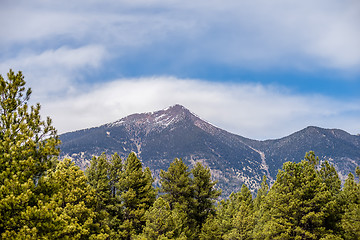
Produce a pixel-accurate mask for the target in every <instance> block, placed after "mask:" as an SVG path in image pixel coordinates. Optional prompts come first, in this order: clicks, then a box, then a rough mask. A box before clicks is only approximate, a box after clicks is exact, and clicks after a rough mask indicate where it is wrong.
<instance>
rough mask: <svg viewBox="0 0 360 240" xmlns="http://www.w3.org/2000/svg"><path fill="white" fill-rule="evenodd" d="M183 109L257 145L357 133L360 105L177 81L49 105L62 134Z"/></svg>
mask: <svg viewBox="0 0 360 240" xmlns="http://www.w3.org/2000/svg"><path fill="white" fill-rule="evenodd" d="M176 103H178V104H182V105H184V106H185V107H187V108H189V109H190V110H191V111H193V112H194V113H196V114H197V115H199V116H200V117H201V118H203V119H204V120H207V121H209V122H210V123H212V124H214V125H216V126H218V127H221V128H223V129H225V130H228V131H230V132H233V133H236V134H240V135H242V136H245V137H249V138H255V139H269V138H279V137H284V136H286V135H288V134H290V133H292V132H295V131H298V130H300V129H302V128H305V127H307V126H309V125H316V126H320V127H326V128H342V129H344V130H347V131H349V132H350V133H353V134H354V133H358V132H356V131H359V129H360V124H359V121H358V119H359V117H360V104H359V102H357V103H354V102H342V101H338V100H335V99H330V98H327V97H324V96H317V95H296V94H293V93H291V92H290V91H289V90H287V89H284V88H279V87H276V86H264V85H261V84H236V83H234V84H232V85H230V86H229V85H228V84H223V83H213V82H206V81H201V80H193V79H177V78H174V77H154V78H140V79H120V80H116V81H113V82H110V83H107V84H103V85H100V86H96V87H93V89H92V90H91V91H89V92H85V93H79V94H77V95H74V96H69V97H68V98H66V99H59V100H56V101H46V104H43V112H44V114H45V115H50V116H52V118H53V120H54V125H55V127H56V128H57V129H59V131H60V132H66V131H71V130H78V129H82V128H88V127H94V126H99V125H101V124H105V123H109V122H112V121H115V120H118V119H120V118H122V117H125V116H127V115H129V114H133V113H139V112H151V111H156V110H160V109H163V108H166V107H168V106H170V105H174V104H176Z"/></svg>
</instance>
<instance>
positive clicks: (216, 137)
mask: <svg viewBox="0 0 360 240" xmlns="http://www.w3.org/2000/svg"><path fill="white" fill-rule="evenodd" d="M60 139H61V140H62V145H61V149H62V152H61V156H62V157H70V158H72V159H73V160H74V162H75V163H76V164H77V165H79V166H80V167H81V168H82V169H84V168H85V167H86V165H87V164H88V163H89V160H90V159H91V156H92V155H96V156H98V155H100V154H101V153H103V152H104V153H105V154H107V155H111V154H113V153H115V152H117V153H118V154H119V155H120V156H121V157H122V158H123V159H124V158H126V156H127V154H129V153H130V152H131V151H133V152H135V153H136V154H137V155H138V157H139V159H141V160H142V162H143V164H144V165H145V166H148V167H149V168H150V169H151V170H152V172H153V174H154V176H155V177H157V181H156V184H158V177H159V173H160V169H164V170H166V169H167V168H168V167H169V165H170V163H171V162H172V161H173V160H174V159H175V158H182V159H183V161H184V162H185V163H186V164H187V165H190V166H191V165H194V164H195V163H196V162H201V163H203V164H204V165H206V166H208V167H209V168H210V170H211V173H212V176H213V178H214V179H216V180H219V184H218V186H219V187H221V188H222V189H223V190H224V188H226V190H225V191H224V192H225V194H229V193H230V192H232V191H238V190H240V188H241V185H242V184H243V183H245V184H247V185H248V186H249V188H250V189H252V190H253V191H254V190H255V189H257V188H258V187H259V184H260V181H261V179H262V176H263V175H266V176H267V177H268V179H269V180H270V182H271V181H273V180H274V179H275V178H276V173H277V171H278V169H280V168H281V166H282V164H283V163H284V162H286V161H296V162H298V161H300V160H302V159H303V158H304V155H305V153H306V152H308V151H310V150H314V151H315V153H316V154H317V155H318V156H319V157H320V159H321V160H324V159H329V160H330V161H331V162H332V163H333V164H334V165H335V166H336V167H337V170H339V171H340V172H341V174H340V175H341V176H342V177H344V175H345V174H347V173H346V171H353V170H354V169H355V166H356V165H360V137H359V136H355V135H351V134H349V133H347V132H345V131H343V130H339V129H323V128H319V127H315V126H309V127H307V128H304V129H302V130H300V131H297V132H295V133H293V134H290V135H289V136H286V137H283V138H280V139H270V140H261V141H260V140H253V139H249V138H245V137H242V136H240V135H236V134H233V133H230V132H228V131H226V130H223V129H221V128H218V127H215V126H214V125H212V124H210V123H208V122H207V121H204V120H202V119H201V118H200V117H198V116H197V115H196V114H194V113H192V112H191V111H190V110H188V109H187V108H185V107H183V106H181V105H179V104H176V105H173V106H171V107H168V108H166V109H163V110H159V111H155V112H148V113H136V114H131V115H129V116H126V117H124V118H121V119H119V120H117V121H115V122H112V123H107V124H104V125H101V126H99V127H94V128H90V129H83V130H78V131H75V132H70V133H65V134H62V135H60Z"/></svg>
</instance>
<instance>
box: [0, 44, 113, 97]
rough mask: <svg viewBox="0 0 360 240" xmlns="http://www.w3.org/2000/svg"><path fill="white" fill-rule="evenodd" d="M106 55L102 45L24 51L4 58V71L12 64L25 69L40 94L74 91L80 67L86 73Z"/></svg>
mask: <svg viewBox="0 0 360 240" xmlns="http://www.w3.org/2000/svg"><path fill="white" fill-rule="evenodd" d="M105 58H106V50H105V49H104V48H103V47H102V46H97V45H89V46H83V47H80V48H68V47H61V48H59V49H55V50H47V51H45V52H41V53H34V52H30V53H20V54H19V56H17V57H15V58H13V59H8V60H6V61H4V62H1V63H0V72H2V73H7V72H8V71H9V68H11V69H13V70H14V71H19V70H21V71H22V72H24V74H25V75H26V79H27V84H28V86H30V87H32V88H33V90H34V91H35V95H36V96H38V97H40V96H41V95H51V94H54V93H59V92H63V91H65V92H66V91H71V90H72V88H74V87H75V86H76V85H77V83H76V79H78V77H77V75H78V74H79V71H80V70H82V71H83V72H82V74H84V73H85V72H86V69H96V68H98V67H99V66H100V65H101V64H102V61H103V60H104V59H105Z"/></svg>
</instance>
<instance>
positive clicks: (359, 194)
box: [341, 168, 360, 240]
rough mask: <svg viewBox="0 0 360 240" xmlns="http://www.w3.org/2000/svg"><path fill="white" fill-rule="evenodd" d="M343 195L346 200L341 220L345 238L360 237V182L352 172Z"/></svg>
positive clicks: (350, 239) (351, 239)
mask: <svg viewBox="0 0 360 240" xmlns="http://www.w3.org/2000/svg"><path fill="white" fill-rule="evenodd" d="M357 172H358V168H357ZM341 197H342V199H343V200H344V202H345V204H344V214H343V218H342V221H341V226H342V228H343V229H344V239H346V240H348V239H349V240H355V239H360V184H359V183H357V182H356V181H355V178H354V175H353V174H352V173H349V175H348V178H347V179H346V181H345V184H344V189H343V192H342V194H341Z"/></svg>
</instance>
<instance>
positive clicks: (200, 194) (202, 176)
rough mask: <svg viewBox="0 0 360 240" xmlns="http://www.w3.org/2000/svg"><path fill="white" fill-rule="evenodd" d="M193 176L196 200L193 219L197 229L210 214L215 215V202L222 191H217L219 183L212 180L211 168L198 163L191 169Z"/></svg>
mask: <svg viewBox="0 0 360 240" xmlns="http://www.w3.org/2000/svg"><path fill="white" fill-rule="evenodd" d="M191 173H192V175H193V179H192V190H193V198H194V211H193V216H192V217H193V218H194V220H195V222H196V225H197V228H199V229H200V228H201V226H202V225H203V224H204V223H205V221H206V219H207V217H208V216H209V214H214V213H215V207H214V205H215V201H216V199H217V198H218V197H219V196H220V194H221V190H217V189H215V184H216V183H217V181H216V182H214V181H212V180H211V173H210V169H209V168H205V167H204V166H203V165H202V164H201V163H199V162H198V163H196V165H195V166H194V168H192V169H191Z"/></svg>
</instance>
